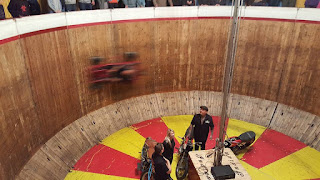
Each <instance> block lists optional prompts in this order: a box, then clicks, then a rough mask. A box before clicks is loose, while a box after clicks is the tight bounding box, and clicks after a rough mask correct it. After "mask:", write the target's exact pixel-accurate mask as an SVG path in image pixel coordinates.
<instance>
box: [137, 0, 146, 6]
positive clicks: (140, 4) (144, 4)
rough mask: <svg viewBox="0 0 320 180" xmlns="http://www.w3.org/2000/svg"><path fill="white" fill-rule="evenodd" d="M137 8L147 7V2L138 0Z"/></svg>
mask: <svg viewBox="0 0 320 180" xmlns="http://www.w3.org/2000/svg"><path fill="white" fill-rule="evenodd" d="M137 7H146V2H145V0H138V4H137Z"/></svg>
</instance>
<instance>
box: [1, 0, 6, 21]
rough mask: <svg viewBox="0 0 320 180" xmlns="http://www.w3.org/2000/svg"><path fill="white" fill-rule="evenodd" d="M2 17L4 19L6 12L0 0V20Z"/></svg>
mask: <svg viewBox="0 0 320 180" xmlns="http://www.w3.org/2000/svg"><path fill="white" fill-rule="evenodd" d="M4 19H6V13H5V12H4V8H3V5H2V1H1V0H0V20H4Z"/></svg>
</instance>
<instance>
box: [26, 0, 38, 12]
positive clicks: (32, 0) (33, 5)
mask: <svg viewBox="0 0 320 180" xmlns="http://www.w3.org/2000/svg"><path fill="white" fill-rule="evenodd" d="M27 1H28V2H29V5H30V15H39V14H40V11H41V10H40V5H39V3H38V1H37V0H27Z"/></svg>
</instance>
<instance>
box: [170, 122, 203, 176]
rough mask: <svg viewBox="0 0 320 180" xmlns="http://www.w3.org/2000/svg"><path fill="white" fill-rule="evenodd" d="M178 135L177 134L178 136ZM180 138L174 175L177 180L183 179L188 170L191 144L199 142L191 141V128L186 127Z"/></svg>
mask: <svg viewBox="0 0 320 180" xmlns="http://www.w3.org/2000/svg"><path fill="white" fill-rule="evenodd" d="M178 137H179V136H178ZM179 138H180V139H181V143H180V147H179V148H177V149H178V155H179V156H178V163H177V168H176V177H177V179H178V180H183V179H184V178H186V177H187V175H188V170H189V155H188V153H189V152H190V151H192V150H193V145H194V144H198V145H200V144H201V142H195V143H193V128H188V129H187V131H186V133H185V135H184V137H179Z"/></svg>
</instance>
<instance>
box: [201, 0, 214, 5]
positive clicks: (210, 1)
mask: <svg viewBox="0 0 320 180" xmlns="http://www.w3.org/2000/svg"><path fill="white" fill-rule="evenodd" d="M198 4H199V6H209V5H213V4H214V0H198Z"/></svg>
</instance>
